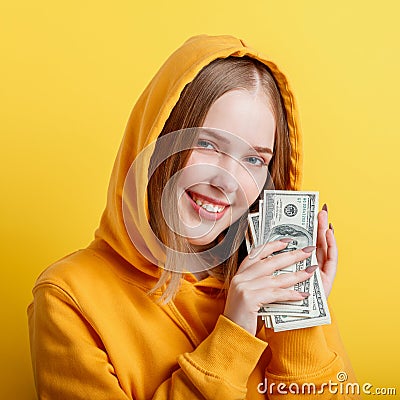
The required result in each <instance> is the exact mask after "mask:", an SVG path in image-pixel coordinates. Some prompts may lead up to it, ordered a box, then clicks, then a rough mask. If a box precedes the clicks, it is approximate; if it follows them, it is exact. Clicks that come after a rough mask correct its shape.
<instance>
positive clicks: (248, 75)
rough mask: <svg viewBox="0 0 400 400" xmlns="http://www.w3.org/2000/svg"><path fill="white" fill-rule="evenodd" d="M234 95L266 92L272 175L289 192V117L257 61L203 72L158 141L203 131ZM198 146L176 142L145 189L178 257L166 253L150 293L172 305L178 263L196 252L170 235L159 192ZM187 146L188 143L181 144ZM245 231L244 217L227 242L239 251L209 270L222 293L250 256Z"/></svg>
mask: <svg viewBox="0 0 400 400" xmlns="http://www.w3.org/2000/svg"><path fill="white" fill-rule="evenodd" d="M234 89H242V90H247V91H249V92H250V93H252V92H255V91H256V90H258V89H262V90H263V91H264V93H265V95H266V97H267V99H268V100H269V103H270V104H269V105H270V107H271V111H272V113H273V116H274V118H275V121H276V132H275V145H274V156H273V157H272V160H271V162H270V163H269V167H268V168H269V173H270V176H271V179H272V182H273V184H274V188H275V189H287V188H288V187H289V184H290V174H289V169H290V140H289V130H288V125H287V119H286V111H285V108H284V106H283V100H282V98H281V94H280V91H279V89H278V86H277V84H276V82H275V79H274V77H273V75H272V73H271V71H270V70H269V68H268V67H267V66H266V65H264V64H263V63H261V62H260V61H258V60H255V59H253V58H250V57H247V56H245V57H227V58H221V59H216V60H214V61H213V62H211V63H210V64H208V65H207V66H205V67H204V68H203V69H202V70H201V71H200V72H199V73H198V74H197V76H196V77H195V79H194V80H193V81H192V82H190V83H188V84H187V85H186V87H185V88H184V90H183V91H182V93H181V95H180V98H179V100H178V102H177V103H176V105H175V107H174V108H173V109H172V112H171V114H170V116H169V118H168V120H167V121H166V123H165V125H164V128H163V130H162V132H161V133H160V136H163V135H166V134H167V133H170V132H174V131H177V130H181V129H185V128H193V127H200V126H202V124H203V122H204V120H205V117H206V115H207V112H208V110H209V109H210V107H211V106H212V104H213V103H214V102H215V101H216V100H217V99H218V98H220V97H221V96H222V95H223V94H225V93H227V92H229V91H231V90H234ZM195 140H196V137H195V136H193V135H192V136H178V137H177V140H175V141H173V142H172V143H171V148H169V149H168V152H169V154H171V156H170V157H169V158H167V159H166V160H165V161H163V162H161V164H160V165H159V166H158V167H157V168H156V169H155V171H154V173H152V175H151V177H150V179H149V184H148V187H147V191H148V200H149V201H148V206H149V215H150V220H149V223H150V226H151V228H152V229H153V231H154V233H155V235H156V236H157V237H158V238H159V239H160V240H161V241H162V242H163V243H164V244H165V245H166V246H167V248H172V249H174V250H176V251H174V252H168V251H167V257H166V263H165V269H163V271H162V273H161V276H160V279H159V281H158V282H157V284H156V285H155V287H154V288H153V289H152V290H151V291H150V293H153V292H154V291H155V290H157V289H159V288H163V287H164V291H163V295H162V297H161V301H162V302H164V303H167V302H168V301H170V300H171V299H173V297H174V295H175V294H176V292H177V291H178V289H179V286H180V282H181V278H182V272H181V269H180V268H181V267H180V266H181V264H182V260H179V252H184V253H188V252H189V253H190V252H192V253H193V252H195V250H194V249H193V247H192V246H191V245H190V243H189V242H188V240H186V239H185V238H184V237H182V236H180V235H177V234H176V233H174V232H173V231H171V229H169V227H168V225H167V223H166V222H165V220H164V218H163V214H162V209H161V200H160V199H161V192H162V190H163V188H165V187H166V185H167V183H168V182H169V180H170V179H171V177H173V176H174V174H176V173H177V172H178V171H180V170H181V169H182V168H184V166H185V164H186V162H187V160H188V158H189V156H190V154H191V150H190V148H192V147H193V145H194V144H195ZM185 141H186V142H187V143H183V142H185ZM182 146H184V148H185V149H188V150H184V151H179V150H178V149H182ZM160 151H161V152H162V150H161V149H160V148H158V147H157V144H156V146H155V150H154V153H153V156H152V158H151V161H150V166H151V165H152V164H154V163H158V159H159V153H160ZM150 168H151V167H150ZM170 201H171V204H170V207H171V209H174V210H177V205H178V204H177V200H176V199H174V196H171V199H170ZM256 205H257V202H254V203H253V206H256ZM250 211H253V210H252V207H250ZM246 229H247V214H244V215H243V216H242V217H240V218H239V219H238V220H237V221H236V222H235V223H234V224H232V226H231V227H230V232H232V231H233V232H234V234H233V237H232V238H229V241H230V246H231V247H230V249H236V250H235V251H232V252H231V253H229V254H231V255H230V256H229V257H228V258H227V259H226V260H225V261H223V262H222V263H221V264H220V265H218V266H216V267H214V268H213V269H211V270H209V273H210V275H213V276H215V277H217V278H218V279H220V280H222V281H223V282H224V288H228V287H229V284H230V281H231V279H232V277H233V276H234V275H235V273H236V271H237V268H238V266H239V265H240V263H241V262H242V260H243V258H244V257H245V256H246V250H245V246H244V245H243V239H244V232H245V231H246ZM225 234H226V232H222V233H221V234H220V235H219V236H218V238H217V239H216V243H218V242H220V241H221V240H222V238H223V237H224V235H225ZM229 236H231V235H229ZM216 243H211V244H210V246H214V245H215V244H216Z"/></svg>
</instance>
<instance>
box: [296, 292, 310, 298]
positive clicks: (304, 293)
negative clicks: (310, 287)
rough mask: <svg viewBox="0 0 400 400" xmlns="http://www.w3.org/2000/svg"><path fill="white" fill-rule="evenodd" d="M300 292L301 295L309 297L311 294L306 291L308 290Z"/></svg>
mask: <svg viewBox="0 0 400 400" xmlns="http://www.w3.org/2000/svg"><path fill="white" fill-rule="evenodd" d="M298 293H299V294H300V296H301V297H304V298H306V297H308V296H309V295H310V293H306V292H298Z"/></svg>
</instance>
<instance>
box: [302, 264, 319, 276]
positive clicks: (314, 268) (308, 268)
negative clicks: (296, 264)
mask: <svg viewBox="0 0 400 400" xmlns="http://www.w3.org/2000/svg"><path fill="white" fill-rule="evenodd" d="M317 268H318V265H310V266H309V267H307V268H306V269H305V270H304V271H306V272H307V273H309V274H311V273H313V272H314V271H315V270H316V269H317Z"/></svg>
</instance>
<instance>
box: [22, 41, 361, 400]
mask: <svg viewBox="0 0 400 400" xmlns="http://www.w3.org/2000/svg"><path fill="white" fill-rule="evenodd" d="M301 160H302V154H301V136H300V132H299V126H298V122H297V117H296V106H295V103H294V99H293V96H292V93H291V91H290V89H289V86H288V83H287V80H286V78H285V76H284V75H283V74H282V72H280V71H279V70H278V68H277V67H276V65H275V64H273V63H271V62H270V61H267V60H266V59H265V58H264V57H262V56H261V55H259V54H258V52H256V51H255V50H253V49H252V48H250V47H248V46H247V45H246V44H245V43H243V41H241V40H238V39H236V38H234V37H231V36H214V37H213V36H206V35H200V36H196V37H193V38H191V39H189V40H188V41H186V42H185V43H184V44H183V45H182V47H180V48H179V49H178V50H177V51H176V52H175V53H174V54H172V55H171V56H170V58H169V59H168V60H167V61H166V62H165V64H164V65H163V66H162V67H161V69H160V71H159V72H158V73H157V74H156V76H155V77H154V78H153V80H152V81H151V82H150V84H149V85H148V86H147V88H146V89H145V91H144V93H143V94H142V96H141V97H140V98H139V100H138V102H137V104H136V105H135V107H134V109H133V111H132V113H131V115H130V118H129V121H128V124H127V128H126V131H125V135H124V137H123V140H122V144H121V146H120V149H119V152H118V155H117V159H116V162H115V164H114V168H113V171H112V177H111V182H110V186H109V190H108V199H107V206H106V209H105V212H104V214H103V217H102V220H101V223H100V226H99V228H98V229H97V231H96V233H95V239H94V240H93V242H92V243H90V245H89V246H88V247H87V248H85V249H81V250H78V251H76V252H74V253H72V254H69V255H67V256H66V257H64V258H62V259H60V260H58V261H57V262H55V263H54V264H52V265H51V266H49V267H48V268H47V269H46V270H45V271H44V272H43V273H42V274H41V275H40V277H39V278H38V280H37V282H36V284H35V287H34V289H33V293H34V300H33V302H32V304H30V305H29V307H28V317H29V328H30V342H31V353H32V363H33V370H34V376H35V382H36V388H37V392H38V395H39V398H40V399H115V400H117V399H121V400H122V399H125V400H126V399H182V400H183V399H185V400H186V399H226V400H229V399H265V398H269V399H274V398H276V396H279V395H281V394H282V393H285V392H284V389H283V386H281V387H280V390H279V391H278V390H277V387H278V384H279V383H282V384H285V385H286V389H287V387H288V386H289V385H290V384H297V385H298V386H299V387H301V385H302V384H303V383H312V384H313V385H315V387H316V388H317V390H318V389H319V388H323V387H324V386H323V385H324V384H325V385H327V384H328V382H329V381H330V380H331V381H335V380H336V377H337V374H338V373H339V372H345V373H346V374H347V376H348V382H355V378H354V375H353V372H352V369H351V366H350V363H349V360H348V358H347V356H346V353H345V351H344V348H343V345H342V342H341V339H340V336H339V333H338V329H337V326H336V323H335V320H334V318H333V321H332V323H331V324H330V325H326V326H318V327H312V328H305V329H298V330H292V331H286V332H280V333H275V332H273V331H272V330H269V329H267V328H265V327H264V326H263V325H262V324H260V323H257V322H258V321H257V310H258V309H259V307H260V305H261V304H265V303H271V302H275V301H288V300H299V299H302V298H303V297H304V296H305V295H304V294H303V295H302V294H300V293H298V292H295V291H293V290H291V289H290V288H291V287H292V286H293V285H294V284H295V283H297V282H301V281H304V280H306V279H308V278H309V277H310V276H311V275H312V273H313V272H314V270H315V268H316V267H317V266H314V267H312V268H309V269H308V270H305V271H300V272H297V273H291V274H285V275H284V276H280V277H274V276H273V273H274V271H276V270H278V269H281V268H284V267H285V266H289V265H291V264H293V263H295V262H298V261H301V260H305V259H306V258H308V257H310V255H311V253H312V251H314V250H315V249H314V248H312V247H306V248H303V249H298V250H295V251H290V252H282V253H280V254H277V255H274V256H272V254H273V253H275V252H277V251H279V250H283V249H285V247H286V246H287V245H288V242H287V241H285V240H283V241H279V240H278V241H274V242H271V243H269V244H267V245H265V246H264V247H263V248H261V249H257V250H256V251H252V252H251V253H250V255H247V253H246V251H245V245H244V242H243V239H244V232H245V229H246V226H247V212H248V210H249V209H251V208H252V207H254V206H255V205H256V204H257V200H258V198H259V195H260V193H262V190H263V189H264V188H266V187H272V186H273V187H274V188H275V189H283V190H299V189H300V182H301ZM318 222H319V226H318V239H317V249H316V250H315V251H316V254H317V259H318V267H319V268H320V271H321V275H322V278H323V284H324V289H325V292H326V295H329V293H330V290H331V288H332V284H333V280H334V276H335V272H336V265H337V248H336V242H335V238H334V234H333V229H331V228H329V226H328V213H327V209H326V207H325V208H324V209H323V210H322V211H320V212H319V215H318ZM271 256H272V257H271ZM267 382H268V385H269V386H268V387H269V388H271V385H272V388H273V387H274V386H275V388H276V390H273V389H272V390H268V391H265V390H260V388H264V387H265V384H266V383H267ZM286 392H287V390H286ZM321 392H322V390H321ZM287 396H289V398H290V393H289V394H287ZM293 396H294V397H293V398H296V399H298V398H310V394H309V393H308V392H307V393H305V394H304V395H303V396H302V395H301V394H297V395H293ZM332 396H333V394H332V392H328V390H326V391H325V393H323V394H321V395H320V396H319V397H321V398H331V397H332ZM335 398H343V399H344V398H357V396H347V395H345V394H340V393H339V394H336V397H335Z"/></svg>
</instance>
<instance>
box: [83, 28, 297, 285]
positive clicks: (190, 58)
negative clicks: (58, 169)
mask: <svg viewBox="0 0 400 400" xmlns="http://www.w3.org/2000/svg"><path fill="white" fill-rule="evenodd" d="M229 56H234V57H243V56H248V57H251V58H254V59H257V60H259V61H261V62H262V63H263V64H265V65H266V66H268V67H269V69H270V70H271V72H272V73H273V75H274V78H275V80H276V82H277V84H278V88H279V90H280V92H281V95H282V99H283V103H284V107H285V109H286V115H287V122H288V128H289V135H290V145H291V155H290V160H291V166H290V187H288V188H286V189H287V190H299V189H300V185H301V178H302V141H301V136H300V132H299V123H298V117H297V111H296V104H295V100H294V97H293V95H292V92H291V90H290V87H289V85H288V82H287V79H286V77H285V76H284V75H283V73H282V72H281V71H279V69H278V68H277V66H276V65H275V64H274V63H272V62H270V61H268V60H267V58H266V57H264V56H263V55H261V54H259V53H258V52H257V51H256V50H254V49H253V48H251V47H249V46H247V45H246V44H245V43H244V42H243V40H240V39H237V38H235V37H233V36H228V35H222V36H208V35H198V36H194V37H192V38H190V39H188V40H187V41H186V42H185V43H184V44H183V45H182V46H181V47H180V48H178V49H177V50H176V51H175V52H174V53H173V54H172V55H171V56H170V57H169V58H168V59H167V60H166V62H165V63H164V64H163V66H162V67H161V68H160V70H159V71H158V72H157V74H156V75H155V76H154V78H153V79H152V80H151V82H150V83H149V84H148V86H147V87H146V89H145V90H144V92H143V93H142V95H141V96H140V98H139V99H138V101H137V103H136V104H135V106H134V108H133V110H132V112H131V114H130V116H129V120H128V123H127V126H126V129H125V133H124V136H123V139H122V143H121V145H120V147H119V150H118V154H117V158H116V160H115V163H114V167H113V170H112V174H111V179H110V184H109V188H108V194H107V204H106V208H105V211H104V213H103V215H102V218H101V222H100V225H99V227H98V229H97V230H96V232H95V240H94V241H93V242H92V243H91V244H90V246H89V247H91V248H92V249H95V248H96V247H104V246H105V247H107V248H108V249H112V250H113V251H114V252H116V253H117V254H118V255H119V256H121V257H122V258H124V259H125V260H126V261H127V262H128V263H129V264H131V265H132V266H133V267H134V268H136V269H138V270H140V271H142V272H143V273H145V274H146V275H150V276H151V277H153V278H158V277H159V275H160V268H158V267H159V266H162V265H163V262H164V261H165V253H164V251H163V250H162V248H161V247H160V245H159V244H158V243H157V241H156V240H155V237H154V234H153V233H152V230H151V227H150V225H149V223H148V206H147V204H148V202H147V190H146V188H147V183H148V167H149V164H150V158H151V152H152V150H153V149H154V144H155V141H156V140H157V138H158V136H159V134H160V133H161V131H162V129H163V127H164V124H165V122H166V121H167V119H168V117H169V115H170V113H171V111H172V109H173V108H174V106H175V104H176V103H177V102H178V100H179V97H180V95H181V92H182V91H183V89H184V88H185V86H186V85H187V84H188V83H190V82H191V81H192V80H193V79H194V78H195V77H196V75H197V74H198V73H199V72H200V71H201V70H202V68H203V67H205V66H206V65H208V64H209V63H210V62H212V61H213V60H215V59H217V58H226V57H229ZM147 146H149V147H148V149H150V151H146V152H144V153H143V150H144V149H145V148H146V147H147ZM139 154H141V157H140V163H139V165H138V163H136V165H135V174H134V177H133V180H132V179H131V180H130V182H129V184H130V185H131V186H130V187H128V189H129V190H132V191H133V194H132V195H130V196H129V197H130V199H131V200H130V203H126V196H123V192H124V185H125V184H126V178H127V175H128V174H129V171H130V170H132V168H131V166H132V164H133V162H134V161H135V160H137V157H138V155H139ZM125 190H127V188H125ZM127 224H128V225H129V229H127ZM133 243H135V244H133Z"/></svg>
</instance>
